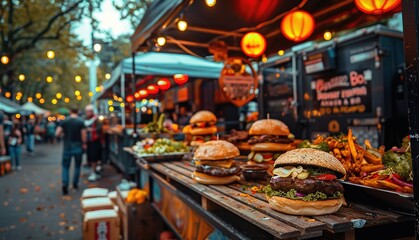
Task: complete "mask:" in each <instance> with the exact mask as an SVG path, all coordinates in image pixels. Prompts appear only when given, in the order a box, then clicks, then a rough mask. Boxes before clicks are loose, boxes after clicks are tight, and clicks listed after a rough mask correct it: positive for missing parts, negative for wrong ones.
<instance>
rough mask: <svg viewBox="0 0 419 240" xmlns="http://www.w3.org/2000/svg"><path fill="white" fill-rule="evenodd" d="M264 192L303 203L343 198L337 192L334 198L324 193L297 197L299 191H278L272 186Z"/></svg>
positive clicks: (270, 195)
mask: <svg viewBox="0 0 419 240" xmlns="http://www.w3.org/2000/svg"><path fill="white" fill-rule="evenodd" d="M262 191H263V192H264V193H265V194H266V195H268V197H272V196H277V197H284V198H289V199H294V200H303V201H318V200H326V199H337V198H341V197H342V193H341V192H335V193H334V194H333V195H332V196H327V195H326V194H324V193H322V192H319V191H317V192H315V193H310V194H307V195H305V196H304V197H299V196H297V191H296V190H295V189H291V190H290V191H288V192H284V191H281V190H279V191H276V190H274V189H272V187H271V186H270V185H267V186H265V187H264V188H263V189H262Z"/></svg>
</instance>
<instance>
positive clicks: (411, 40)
mask: <svg viewBox="0 0 419 240" xmlns="http://www.w3.org/2000/svg"><path fill="white" fill-rule="evenodd" d="M402 12H403V28H404V31H403V35H404V54H405V64H406V77H407V92H408V115H409V134H410V143H411V150H412V161H413V192H414V196H415V197H414V201H415V216H416V224H415V235H416V238H418V237H419V106H418V104H417V103H419V94H418V93H419V62H418V57H419V52H418V50H419V44H418V39H419V2H418V1H412V0H403V1H402Z"/></svg>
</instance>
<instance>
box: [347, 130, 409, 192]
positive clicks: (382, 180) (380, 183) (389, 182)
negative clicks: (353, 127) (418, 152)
mask: <svg viewBox="0 0 419 240" xmlns="http://www.w3.org/2000/svg"><path fill="white" fill-rule="evenodd" d="M368 150H369V149H367V150H366V151H368ZM379 158H380V160H382V163H383V164H384V166H385V169H382V170H378V171H373V172H370V173H361V176H355V177H354V176H353V177H349V181H351V182H353V183H358V184H362V185H365V186H369V187H373V188H381V189H390V190H394V191H397V192H402V193H413V171H412V168H413V167H412V154H411V152H410V141H409V139H408V138H405V139H404V140H403V144H402V146H401V147H400V148H397V147H393V148H392V149H390V150H388V151H387V152H385V153H384V154H383V155H382V156H381V155H380V156H379Z"/></svg>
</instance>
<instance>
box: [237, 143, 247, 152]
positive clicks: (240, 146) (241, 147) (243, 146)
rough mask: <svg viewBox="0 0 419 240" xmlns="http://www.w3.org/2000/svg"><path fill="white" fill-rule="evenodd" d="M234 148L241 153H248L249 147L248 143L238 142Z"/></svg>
mask: <svg viewBox="0 0 419 240" xmlns="http://www.w3.org/2000/svg"><path fill="white" fill-rule="evenodd" d="M236 147H237V148H238V149H239V150H242V151H250V145H249V144H248V143H243V142H240V143H237V144H236Z"/></svg>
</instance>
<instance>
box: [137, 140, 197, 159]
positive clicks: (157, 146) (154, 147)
mask: <svg viewBox="0 0 419 240" xmlns="http://www.w3.org/2000/svg"><path fill="white" fill-rule="evenodd" d="M132 149H133V150H134V152H135V153H137V154H138V155H149V154H167V153H185V152H188V151H189V149H188V147H187V146H186V145H185V144H183V142H178V141H173V140H170V139H167V138H159V139H157V140H154V139H152V138H146V139H144V140H141V141H138V142H137V143H136V144H135V145H134V146H133V147H132Z"/></svg>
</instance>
